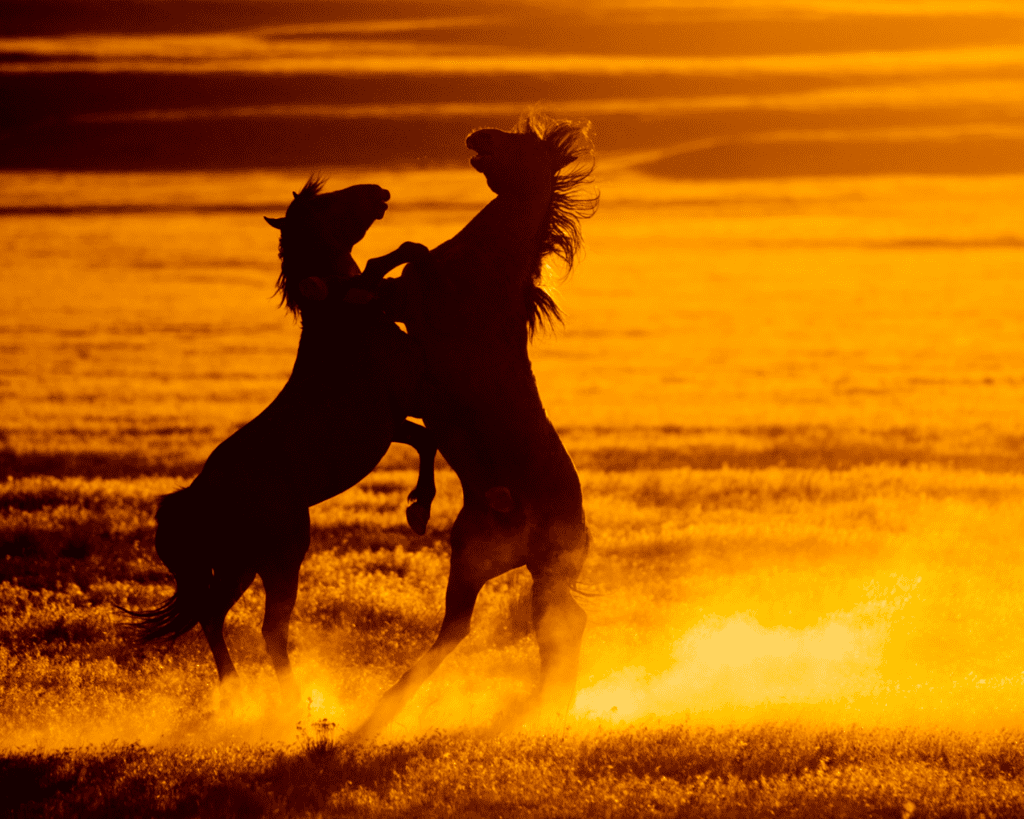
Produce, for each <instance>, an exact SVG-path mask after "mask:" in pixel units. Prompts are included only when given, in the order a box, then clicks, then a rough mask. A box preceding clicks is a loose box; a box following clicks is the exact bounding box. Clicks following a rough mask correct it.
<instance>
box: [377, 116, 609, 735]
mask: <svg viewBox="0 0 1024 819" xmlns="http://www.w3.org/2000/svg"><path fill="white" fill-rule="evenodd" d="M588 127H589V126H588V125H581V124H577V123H571V122H563V121H554V120H549V119H547V118H543V117H539V116H530V117H526V118H524V119H523V120H522V121H521V122H520V124H519V126H518V127H517V128H516V129H515V130H514V131H512V132H506V131H499V130H492V129H488V130H480V131H475V132H474V133H472V134H470V136H469V137H468V138H467V140H466V144H467V146H468V147H469V148H470V149H471V150H473V151H475V152H476V156H474V157H473V158H472V160H471V164H472V165H473V167H474V168H476V169H477V170H478V171H480V172H481V173H483V174H484V176H485V177H486V179H487V184H488V186H489V187H490V188H491V190H493V191H494V192H495V193H496V194H498V196H497V198H495V199H494V200H492V201H491V202H490V203H489V204H488V205H487V206H486V207H485V208H484V209H483V210H482V211H481V212H480V213H478V214H477V215H476V217H474V218H473V220H472V221H471V222H470V223H469V224H468V225H467V226H466V227H465V228H463V230H462V231H461V232H460V233H459V234H458V235H457V236H455V237H454V238H453V239H450V240H449V241H447V242H445V243H444V244H442V245H440V246H439V247H437V248H435V249H434V250H433V251H431V253H430V259H429V262H427V261H423V262H419V261H417V262H414V263H413V264H410V265H409V266H408V267H406V269H405V271H404V272H403V275H402V276H401V278H400V279H398V280H394V279H389V280H388V281H387V282H385V286H386V289H385V292H384V293H383V294H382V298H384V300H385V302H386V303H387V304H390V305H391V309H392V310H393V311H394V315H395V317H396V318H397V319H398V320H401V321H404V322H405V323H406V325H407V327H408V329H409V334H410V336H411V337H412V338H413V340H414V341H415V342H417V344H418V345H419V346H420V347H421V349H422V351H423V354H424V358H425V363H426V369H427V385H428V396H427V401H426V406H425V410H426V415H424V416H423V418H424V421H425V422H426V424H427V428H428V429H429V430H430V431H431V432H433V433H434V434H435V435H436V436H437V442H438V446H439V448H440V450H441V452H442V454H443V455H444V456H445V458H446V459H447V461H448V463H449V464H451V466H452V468H453V469H454V470H455V471H456V473H457V474H458V476H459V479H460V480H461V482H462V487H463V494H464V506H463V508H462V511H461V512H460V513H459V515H458V518H457V519H456V521H455V524H454V526H453V528H452V533H451V547H452V557H451V570H450V574H449V578H448V590H447V596H446V600H445V615H444V621H443V623H442V625H441V631H440V634H439V635H438V637H437V640H436V641H435V642H434V644H433V646H432V647H431V648H430V649H429V650H428V651H427V653H426V654H425V655H424V656H423V657H422V658H421V659H420V660H419V661H418V662H417V663H416V664H415V665H414V666H413V667H412V668H411V669H410V670H409V671H407V672H406V673H405V675H404V676H403V677H402V678H401V680H399V682H398V683H397V684H396V685H395V686H394V687H392V688H391V689H390V690H389V691H388V692H387V693H386V694H385V695H384V698H383V699H382V701H381V702H380V704H379V705H378V706H377V708H376V710H375V711H374V713H373V714H372V716H371V717H370V718H369V720H368V721H367V722H366V723H365V724H364V725H363V726H362V727H361V728H360V730H359V732H358V733H357V736H358V737H359V738H363V739H365V738H369V737H372V736H373V735H374V734H376V733H377V732H378V731H379V730H380V729H381V728H382V727H384V725H386V724H387V723H388V722H389V721H390V720H391V719H392V718H393V717H394V715H395V714H396V713H397V712H398V711H399V709H400V708H401V707H402V705H403V704H404V703H405V702H406V701H407V700H408V699H409V698H410V697H411V696H412V695H413V694H414V693H415V692H416V690H417V689H418V688H419V686H420V685H421V684H422V683H423V681H424V680H425V679H426V678H427V677H428V676H429V675H430V674H431V673H432V672H433V671H434V670H435V669H436V668H437V666H438V665H439V664H440V663H441V661H442V660H443V659H444V658H445V657H446V656H447V655H448V654H449V653H450V652H451V651H452V650H453V649H454V648H455V646H456V645H458V643H459V642H460V641H461V640H462V639H463V638H464V637H465V636H466V635H467V634H468V632H469V626H470V617H471V615H472V612H473V606H474V604H475V602H476V598H477V595H478V593H479V592H480V589H481V588H482V587H483V585H484V583H486V582H487V581H488V580H490V579H491V578H494V577H497V576H498V575H500V574H502V573H504V572H506V571H509V570H510V569H514V568H517V567H519V566H523V565H525V566H527V567H528V568H529V570H530V572H531V574H532V575H533V621H534V627H535V629H536V632H537V640H538V643H539V645H540V656H541V685H540V690H539V692H538V694H539V696H538V699H539V704H540V705H542V706H554V707H556V708H567V707H569V706H571V704H572V701H573V699H574V698H575V690H576V675H577V667H578V662H579V651H580V643H581V640H582V636H583V629H584V625H585V623H586V615H585V613H584V612H583V610H582V609H581V608H580V606H579V605H578V604H577V603H576V601H575V600H574V599H573V597H572V590H573V588H574V585H575V582H576V580H577V578H578V577H579V573H580V571H581V569H582V565H583V561H584V558H585V556H586V553H587V547H588V540H589V536H588V532H587V527H586V522H585V519H584V513H583V504H582V493H581V490H580V482H579V478H578V476H577V474H576V469H575V467H574V466H573V463H572V461H571V459H570V458H569V455H568V453H567V452H566V450H565V448H564V446H563V445H562V442H561V441H560V440H559V437H558V434H557V433H556V432H555V429H554V427H553V426H552V424H551V422H550V421H549V420H548V418H547V415H546V414H545V412H544V408H543V406H542V405H541V399H540V395H539V394H538V391H537V385H536V382H535V380H534V377H533V372H532V369H531V365H530V359H529V354H528V344H529V339H530V336H531V334H532V332H533V331H534V329H535V328H536V327H537V326H538V324H539V323H541V322H544V321H545V320H547V321H553V320H558V319H559V318H560V316H559V312H558V308H557V306H556V304H555V302H554V301H553V300H552V298H551V296H550V295H549V294H548V293H547V292H546V291H545V290H544V289H543V288H542V286H541V284H542V270H543V263H544V259H545V257H547V256H549V255H550V254H554V255H556V256H559V257H561V258H562V259H563V260H564V261H565V262H566V263H567V265H568V266H569V267H570V269H571V266H572V263H573V260H574V259H575V257H576V254H577V252H578V251H579V249H580V247H581V245H582V236H581V233H580V226H579V220H580V218H582V217H588V216H590V215H592V214H593V212H594V210H595V209H596V207H597V197H596V196H595V197H593V198H585V197H581V196H580V193H579V191H580V188H581V185H582V184H583V183H584V182H586V181H588V179H589V176H590V173H591V171H592V170H593V146H592V144H591V142H590V139H589V137H588V134H587V131H588Z"/></svg>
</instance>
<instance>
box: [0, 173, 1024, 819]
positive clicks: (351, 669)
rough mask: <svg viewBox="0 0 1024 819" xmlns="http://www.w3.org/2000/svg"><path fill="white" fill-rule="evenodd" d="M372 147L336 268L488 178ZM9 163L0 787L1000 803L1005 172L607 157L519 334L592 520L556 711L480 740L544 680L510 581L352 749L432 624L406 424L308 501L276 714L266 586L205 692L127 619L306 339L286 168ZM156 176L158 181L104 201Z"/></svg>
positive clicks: (1022, 476) (217, 810)
mask: <svg viewBox="0 0 1024 819" xmlns="http://www.w3.org/2000/svg"><path fill="white" fill-rule="evenodd" d="M368 173H370V172H367V171H359V170H358V169H338V170H336V171H335V172H334V173H333V174H332V178H333V181H334V182H335V183H336V185H337V186H339V187H341V186H344V185H347V184H351V183H354V182H357V181H371V180H372V181H375V182H378V183H380V184H383V185H385V186H386V187H388V188H389V189H390V190H391V192H392V195H393V200H392V201H393V207H392V209H391V211H390V212H389V213H388V215H387V217H386V218H385V220H384V221H383V222H382V223H380V224H378V225H377V226H375V227H374V228H373V229H372V231H371V233H370V234H369V236H368V237H367V239H366V240H365V241H364V243H363V244H362V245H360V246H359V248H357V251H358V259H359V260H360V261H364V260H365V259H366V258H368V257H370V256H374V255H379V254H380V253H381V252H384V251H387V250H390V249H392V248H393V247H394V246H396V245H397V244H398V243H400V242H401V241H404V240H416V241H421V242H425V243H427V244H435V243H437V242H438V241H440V240H442V239H444V238H446V237H448V236H450V235H451V234H453V233H454V232H455V231H456V230H457V229H458V228H459V227H460V226H461V225H462V224H464V223H465V221H466V220H467V219H468V218H469V217H470V215H471V214H472V213H473V212H474V211H475V209H477V208H478V207H479V206H480V205H482V204H483V203H484V202H485V201H486V191H485V190H484V189H483V185H482V183H481V182H480V180H479V178H478V177H477V176H476V175H475V174H474V173H473V172H472V171H461V170H459V171H457V170H450V171H448V170H433V171H431V170H423V171H406V172H392V173H382V172H380V171H373V172H372V174H371V175H370V176H367V174H368ZM6 180H7V182H8V183H9V184H7V185H5V186H4V188H3V189H0V198H2V199H3V202H2V203H0V204H3V205H10V204H12V203H14V202H17V204H19V205H21V206H24V205H26V203H28V204H29V205H31V204H33V203H37V204H45V203H50V202H54V201H60V202H61V203H62V204H65V205H67V204H70V205H74V206H76V207H77V208H78V211H77V212H76V213H75V214H73V215H53V214H49V215H48V214H47V213H45V212H40V213H26V214H23V215H20V216H17V217H9V218H7V219H6V221H5V222H4V251H5V252H4V253H3V254H2V257H0V269H2V271H3V279H4V282H5V300H4V301H3V302H2V303H0V310H2V314H0V350H2V364H0V368H2V369H0V417H2V418H3V424H2V430H0V431H2V435H3V439H2V441H0V444H2V447H3V448H2V452H0V469H2V470H4V471H5V472H6V482H5V483H0V547H2V550H3V556H2V557H0V580H2V582H0V622H2V625H0V641H2V642H0V724H2V726H3V730H2V731H0V746H2V750H0V757H2V758H0V792H4V793H17V794H19V795H20V796H19V799H18V800H17V801H16V802H15V803H14V804H13V806H10V807H8V808H5V809H4V810H5V811H8V812H10V815H24V816H28V815H50V816H100V815H113V814H115V813H116V814H117V815H125V816H127V815H134V816H194V815H200V816H205V815H209V816H214V815H226V814H236V815H288V816H300V815H301V816H305V815H310V816H313V815H323V816H474V815H479V816H519V815H537V816H649V815H659V816H709V815H718V816H800V817H804V816H808V817H809V816H815V817H817V816H857V817H860V816H878V817H882V816H911V815H913V816H943V817H944V816H963V815H969V816H982V815H987V816H1018V815H1022V814H1024V785H1022V779H1021V776H1022V772H1024V757H1022V748H1024V710H1022V706H1021V703H1022V701H1024V642H1022V641H1021V639H1020V635H1021V630H1022V626H1024V611H1022V608H1021V604H1020V600H1021V593H1022V591H1024V565H1022V562H1021V560H1020V558H1019V554H1020V552H1019V548H1020V542H1021V534H1022V532H1024V432H1022V427H1021V421H1020V418H1021V405H1022V397H1024V363H1022V359H1021V356H1020V350H1021V333H1022V332H1024V279H1022V278H1021V275H1020V274H1021V270H1022V269H1024V266H1022V262H1024V237H1022V234H1021V229H1020V221H1019V218H1020V212H1021V211H1020V206H1021V204H1022V200H1021V193H1020V191H1021V190H1022V183H1024V178H1021V177H1017V176H991V177H943V176H932V177H909V176H908V177H871V178H852V177H851V178H841V177H837V178H828V177H825V178H819V179H791V180H766V181H736V182H672V181H668V180H665V179H656V178H654V177H650V176H644V175H642V174H641V173H639V172H638V171H633V170H630V166H629V162H628V157H626V158H625V160H624V161H622V162H621V163H620V164H619V166H617V168H616V166H615V165H614V163H612V169H611V170H609V171H607V172H605V173H604V174H603V175H602V176H600V177H599V179H598V182H599V185H600V187H601V190H602V196H603V202H602V207H601V210H600V212H599V214H598V216H597V217H596V218H595V219H594V220H593V221H592V222H591V223H588V224H587V225H586V228H585V229H586V237H587V243H588V253H587V257H586V259H585V261H584V263H583V264H582V265H581V266H580V267H579V268H578V270H577V271H576V272H575V273H574V274H573V276H572V278H570V279H569V280H568V281H566V282H564V283H563V284H562V286H561V291H562V293H561V300H562V303H563V305H564V307H565V310H566V316H567V318H566V325H565V327H564V329H560V330H558V331H557V332H554V333H549V334H546V335H544V336H543V337H540V338H538V339H537V341H536V343H535V346H534V362H535V369H536V373H537V377H538V380H539V383H540V387H541V392H542V395H543V396H544V397H545V401H546V406H547V407H548V411H549V414H550V415H551V417H552V419H553V420H554V422H555V424H556V426H557V427H558V429H559V430H560V432H561V433H562V435H563V437H564V439H565V441H566V444H567V446H568V448H569V450H570V452H571V453H572V454H573V456H574V458H575V459H576V462H577V465H578V466H579V468H580V471H581V476H582V480H583V486H584V493H585V503H586V509H587V514H588V519H589V522H590V526H591V529H592V532H593V549H592V553H591V556H590V559H589V563H588V566H587V568H586V571H585V574H584V577H583V579H582V584H581V589H582V591H583V592H584V596H583V597H581V602H582V604H583V605H584V607H585V608H586V610H587V611H588V613H589V617H590V623H589V627H588V631H587V635H586V639H585V643H584V647H583V657H582V669H581V675H580V693H579V697H578V701H577V705H576V708H575V710H574V711H573V712H572V713H571V714H569V715H567V716H566V718H565V719H564V721H562V722H560V723H558V724H557V725H551V724H543V725H528V726H526V727H525V728H523V729H522V730H521V731H514V732H507V733H497V734H496V733H494V732H492V730H491V728H492V727H493V726H494V725H495V724H496V723H497V722H498V721H500V717H501V715H502V713H503V712H504V711H505V710H506V709H508V708H509V707H510V706H511V705H513V704H514V703H515V702H517V701H518V700H519V699H521V698H522V697H524V696H526V695H527V693H528V692H529V690H530V687H531V685H532V683H533V681H534V680H535V678H536V674H537V658H536V648H535V644H534V643H533V641H532V637H531V636H530V634H529V605H528V597H527V594H528V590H529V579H528V575H525V574H522V573H513V574H512V575H510V576H508V577H505V578H502V579H500V580H499V581H497V582H495V583H492V584H491V585H490V586H489V587H488V588H487V589H485V592H484V594H483V595H482V597H481V601H480V604H479V605H478V608H477V611H476V614H475V616H474V626H473V634H472V635H471V637H470V638H469V639H468V640H467V641H466V643H465V644H464V645H463V646H461V647H460V648H459V650H458V651H457V652H456V653H455V654H454V655H453V656H452V657H450V658H449V659H448V660H447V661H446V663H445V664H444V665H443V666H442V668H441V670H440V671H439V672H438V673H437V674H436V675H435V677H434V678H433V679H431V680H430V681H429V683H428V684H427V685H426V686H425V687H424V689H423V690H422V691H421V692H420V693H419V694H418V695H417V697H416V699H415V700H414V701H413V703H412V704H411V705H410V707H409V708H408V709H407V710H406V711H405V712H403V714H402V715H401V716H400V718H399V720H398V721H397V722H396V723H395V724H394V725H393V726H391V727H390V728H389V729H388V730H387V732H386V733H385V735H384V736H383V737H382V738H381V741H380V742H379V743H378V744H377V745H375V746H373V747H370V748H362V749H359V748H353V747H350V746H349V745H348V744H347V743H346V739H345V737H346V732H347V731H349V730H350V729H352V728H353V727H354V726H355V725H356V724H357V723H358V721H359V720H360V719H361V718H362V717H363V716H364V715H365V714H366V713H367V712H368V710H369V708H371V707H372V704H373V703H374V702H375V700H376V698H377V697H378V696H379V694H380V693H381V692H382V691H383V690H384V688H385V687H386V686H388V685H390V683H391V682H393V681H394V679H396V677H397V676H398V675H399V674H400V673H401V671H402V670H403V669H404V667H405V666H406V665H407V664H408V663H409V662H410V661H411V660H412V659H414V658H415V657H416V656H417V655H418V653H419V652H420V651H422V650H423V649H424V648H425V647H426V646H427V645H428V643H429V641H430V640H431V639H432V638H433V635H434V632H435V629H436V628H437V626H438V624H439V622H440V617H441V613H442V601H443V592H444V581H445V577H446V569H447V554H446V531H447V529H448V527H449V526H450V524H451V522H452V520H453V518H454V516H455V514H456V512H457V511H458V506H459V501H460V494H459V489H458V484H457V481H456V480H455V479H454V477H453V475H452V474H451V473H450V472H449V471H448V470H447V469H446V468H444V467H443V466H442V465H440V463H439V475H438V477H439V496H438V500H437V502H436V503H435V513H434V518H433V520H432V524H431V528H430V529H429V530H428V534H427V535H426V536H425V537H422V538H418V537H415V536H413V535H412V534H411V533H410V532H409V531H408V529H407V528H406V527H405V525H404V516H403V514H402V512H403V507H404V497H405V493H406V492H407V491H408V490H409V488H411V486H412V484H413V483H414V476H415V473H414V471H413V466H414V461H413V459H412V457H411V455H410V454H409V453H407V452H405V451H403V450H402V449H401V448H400V447H394V448H393V449H392V451H391V452H390V453H389V455H388V457H387V458H386V459H385V461H384V463H383V464H382V465H381V467H380V468H378V470H377V471H376V472H374V473H373V474H372V475H371V476H370V477H368V478H367V479H366V480H365V481H363V482H362V483H361V484H360V485H359V486H357V487H356V488H354V489H352V490H351V491H349V492H348V493H345V494H344V495H342V496H340V497H338V498H335V499H333V500H331V501H328V502H327V503H325V504H322V505H321V506H319V507H316V508H314V510H313V526H314V533H313V547H312V549H311V553H310V555H309V557H308V558H307V560H306V563H305V565H304V568H303V575H302V583H301V586H300V598H299V603H298V607H297V609H296V613H295V616H294V618H293V621H292V646H293V658H294V661H295V664H296V669H297V674H298V677H299V680H300V683H301V685H302V686H303V693H304V697H305V698H306V700H305V703H304V705H303V707H302V708H301V709H300V710H299V711H296V712H291V711H288V710H287V709H282V707H281V705H280V704H279V702H278V698H277V690H276V683H275V681H274V679H273V674H272V672H271V670H270V667H269V663H268V662H267V660H266V658H265V654H264V651H263V646H262V641H261V638H260V635H259V624H260V617H261V614H262V603H261V598H262V592H261V590H260V588H259V583H258V582H257V584H256V586H254V587H253V588H252V589H250V591H249V592H248V593H247V594H246V596H245V597H244V598H243V600H242V601H241V602H240V603H239V604H238V606H236V608H235V610H234V611H233V612H232V614H231V616H230V617H229V620H228V627H227V633H228V640H229V643H230V644H231V646H232V649H233V651H234V653H235V655H236V658H237V659H238V661H239V665H240V668H241V673H242V678H243V681H242V683H241V684H240V686H239V689H238V690H235V691H229V692H224V693H222V692H218V690H217V687H216V675H215V673H214V668H213V662H212V659H211V657H210V656H209V651H208V649H207V647H206V645H205V641H204V640H203V638H202V636H201V634H200V633H199V632H198V631H196V632H194V633H192V634H190V635H188V636H187V637H186V638H184V639H182V640H180V641H179V642H178V644H176V645H175V646H174V647H172V648H170V649H160V648H154V647H147V648H145V649H138V648H136V647H134V646H133V645H131V644H130V642H129V641H127V640H126V638H125V636H124V635H123V633H122V632H120V631H119V630H118V624H119V622H121V620H122V617H121V615H120V614H119V613H118V612H117V610H116V609H115V608H114V607H115V605H120V606H128V607H143V606H148V605H152V604H154V603H155V602H156V601H158V600H159V599H160V598H161V597H162V596H165V595H166V594H168V593H169V592H170V590H171V586H170V578H169V575H167V573H166V572H165V571H164V569H163V567H162V565H161V564H160V563H159V561H158V560H157V559H156V557H155V553H154V551H153V530H154V521H153V517H152V516H153V511H154V508H155V502H156V500H157V498H158V497H159V495H160V494H162V493H165V492H167V491H169V490H171V489H173V488H174V487H177V486H180V485H182V484H183V483H185V482H187V481H188V480H189V479H190V478H191V477H192V476H193V475H194V474H196V472H197V471H198V469H199V467H200V466H201V464H202V461H203V459H204V458H205V457H206V455H207V454H208V453H209V451H210V450H211V449H212V447H213V446H214V445H215V444H216V443H217V442H218V441H220V440H221V439H222V438H223V437H225V436H226V435H228V434H229V433H230V432H231V431H233V430H234V429H235V428H236V427H237V426H238V425H239V424H241V423H244V422H245V421H246V420H248V419H249V418H251V417H252V416H253V415H255V414H256V413H257V412H258V411H259V410H260V409H262V407H263V406H265V405H266V403H268V402H269V400H270V399H271V398H272V397H273V396H274V395H275V394H276V391H277V390H278V389H279V388H280V386H281V385H282V384H283V383H284V381H285V379H286V378H287V375H288V372H289V369H290V366H291V362H292V358H293V355H294V349H295V345H296V341H297V338H298V328H297V326H295V325H294V324H293V323H292V322H291V320H290V319H289V318H288V317H287V316H286V315H285V314H284V312H283V310H281V309H279V308H278V307H277V306H276V304H275V302H274V300H273V299H272V290H273V282H274V278H275V277H276V270H277V259H276V252H275V251H276V248H275V234H274V232H273V231H271V230H269V229H268V228H267V227H266V225H265V224H264V223H263V220H262V219H261V218H260V215H261V213H267V214H268V215H278V214H279V213H280V208H281V207H283V204H284V201H285V199H286V197H287V192H288V191H289V190H292V189H293V188H296V187H297V186H298V185H299V184H301V182H302V179H300V178H296V177H295V176H294V174H292V175H289V174H286V173H278V172H245V173H243V172H239V173H224V174H212V175H211V174H203V175H192V176H190V175H188V174H142V173H140V174H134V175H124V174H116V175H115V174H110V175H105V174H55V173H45V172H25V173H18V174H15V173H11V174H8V175H6ZM282 193H283V194H284V196H282ZM152 202H157V203H163V204H165V205H167V204H169V203H170V204H173V205H174V207H173V208H172V207H165V208H164V209H163V210H156V211H154V212H144V211H143V212H140V211H138V210H136V211H124V212H120V211H118V212H116V214H115V215H114V216H111V215H110V212H109V209H110V208H114V209H115V210H116V209H117V208H123V207H124V206H125V205H132V204H144V203H152ZM274 203H278V204H277V205H276V207H277V210H275V209H274V208H275V204H274ZM439 203H444V204H443V206H442V205H441V204H439ZM222 205H230V207H224V208H222V207H221V206H222ZM105 208H106V209H108V210H104V209H105ZM175 208H178V209H177V210H176V209H175ZM90 209H92V210H90ZM86 251H87V252H86ZM2 478H3V476H2V475H0V480H2Z"/></svg>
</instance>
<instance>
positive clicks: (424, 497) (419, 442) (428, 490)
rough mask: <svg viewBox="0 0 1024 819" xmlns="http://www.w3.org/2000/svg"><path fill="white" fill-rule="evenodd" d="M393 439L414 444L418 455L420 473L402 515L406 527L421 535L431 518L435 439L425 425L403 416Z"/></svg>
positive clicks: (434, 492)
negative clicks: (406, 522)
mask: <svg viewBox="0 0 1024 819" xmlns="http://www.w3.org/2000/svg"><path fill="white" fill-rule="evenodd" d="M395 442H396V443H399V444H408V445H409V446H411V447H414V448H415V449H416V451H417V452H418V453H419V456H420V474H419V478H418V480H417V482H416V486H415V488H414V489H413V490H412V492H410V493H409V506H408V507H407V508H406V510H405V519H406V520H407V521H409V528H411V529H412V530H413V531H414V532H415V533H416V534H418V535H422V534H424V533H426V531H427V521H429V520H430V505H431V503H433V501H434V496H435V495H436V494H437V487H436V486H435V484H434V456H435V455H437V442H436V441H435V440H434V436H433V435H432V434H431V433H430V431H429V430H427V428H426V427H421V426H420V425H419V424H414V423H413V422H412V421H409V420H408V419H403V420H402V422H401V423H400V424H399V425H398V427H397V429H396V430H395Z"/></svg>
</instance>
